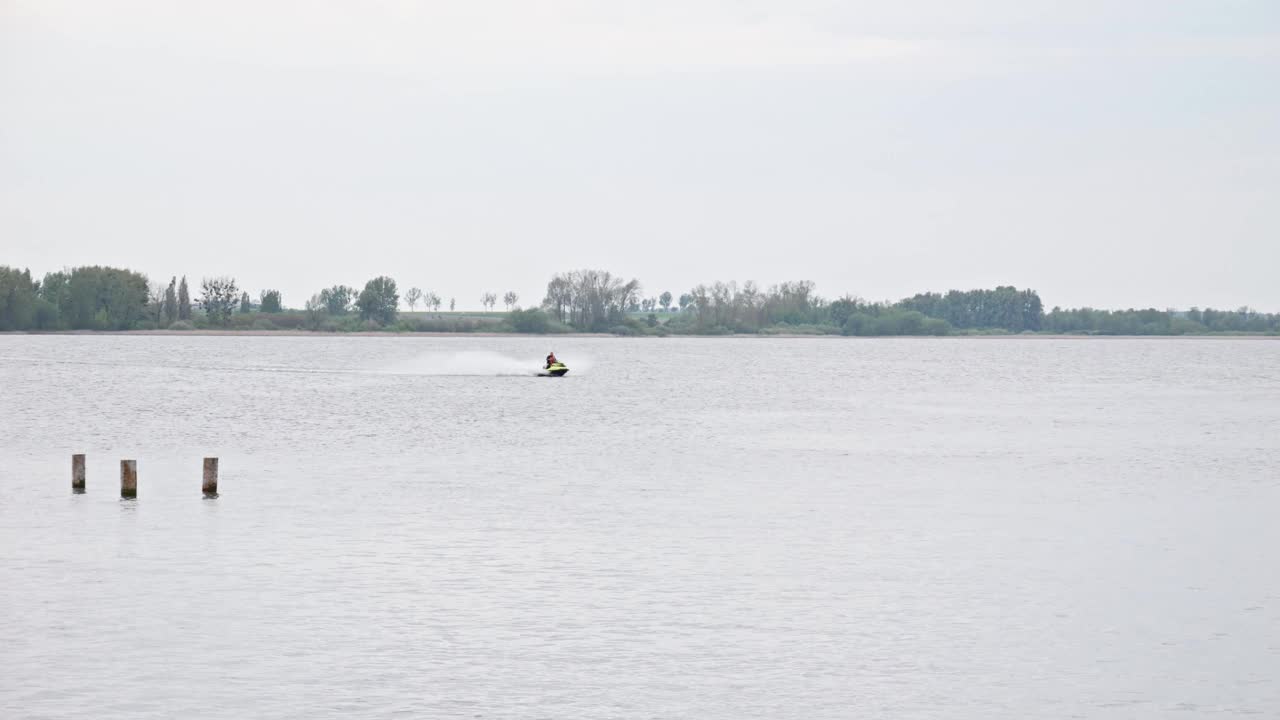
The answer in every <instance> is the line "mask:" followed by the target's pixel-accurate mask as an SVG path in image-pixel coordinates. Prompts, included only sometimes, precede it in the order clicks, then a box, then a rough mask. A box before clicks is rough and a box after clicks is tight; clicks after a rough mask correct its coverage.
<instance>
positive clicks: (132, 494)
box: [120, 460, 138, 498]
mask: <svg viewBox="0 0 1280 720" xmlns="http://www.w3.org/2000/svg"><path fill="white" fill-rule="evenodd" d="M120 497H122V498H136V497H138V461H137V460H121V461H120Z"/></svg>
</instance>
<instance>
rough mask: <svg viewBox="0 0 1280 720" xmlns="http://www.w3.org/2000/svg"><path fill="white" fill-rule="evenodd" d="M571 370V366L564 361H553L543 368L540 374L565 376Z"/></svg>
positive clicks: (544, 375) (543, 375)
mask: <svg viewBox="0 0 1280 720" xmlns="http://www.w3.org/2000/svg"><path fill="white" fill-rule="evenodd" d="M568 372H569V368H567V367H565V364H564V363H551V365H550V366H548V367H545V368H543V369H542V372H539V373H538V374H539V375H541V376H542V377H564V376H565V374H566V373H568Z"/></svg>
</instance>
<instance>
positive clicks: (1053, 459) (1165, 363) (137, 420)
mask: <svg viewBox="0 0 1280 720" xmlns="http://www.w3.org/2000/svg"><path fill="white" fill-rule="evenodd" d="M549 350H555V351H556V353H557V355H559V357H560V358H561V359H562V360H564V361H565V362H566V363H567V364H568V365H569V366H570V368H572V370H571V372H570V374H569V376H568V377H565V378H563V379H544V378H537V377H532V376H530V374H529V372H530V370H531V369H532V368H535V367H536V366H537V365H539V364H540V362H541V358H542V357H543V356H544V355H545V354H546V353H547V352H548V351H549ZM74 452H84V453H87V454H88V456H89V461H88V471H89V472H88V492H87V493H86V494H84V495H73V494H72V493H71V491H70V456H71V454H72V453H74ZM205 455H216V456H218V457H220V458H221V465H222V477H221V488H220V489H221V496H220V497H218V498H217V499H212V500H205V499H203V498H202V497H201V493H200V474H201V458H202V457H203V456H205ZM122 458H133V459H137V461H138V474H139V492H138V499H137V500H136V501H122V500H120V499H119V469H118V468H119V461H120V459H122ZM0 495H2V499H0V717H4V718H59V719H67V718H72V719H74V718H115V717H128V718H174V717H182V718H246V717H254V718H299V717H305V718H328V717H333V718H338V717H341V718H347V717H379V718H384V717H406V718H408V717H423V718H700V719H724V720H730V719H737V718H804V719H806V720H811V719H816V718H868V717H893V718H1019V719H1025V718H1068V717H1081V718H1125V719H1128V718H1156V717H1160V718H1164V717H1201V716H1219V715H1231V714H1250V713H1252V714H1256V715H1258V716H1262V717H1277V716H1280V559H1278V558H1277V557H1276V553H1277V550H1278V549H1280V341H1275V340H1267V339H1153V340H1126V339H1113V340H1053V339H971V340H961V339H941V340H906V339H903V340H848V339H814V340H805V339H754V338H753V339H639V340H629V339H614V338H556V339H548V338H527V337H526V338H522V337H509V338H483V337H475V338H466V337H462V338H452V337H446V338H418V337H413V338H410V337H402V338H394V337H393V338H372V337H365V338H359V337H186V336H183V337H141V336H94V337H90V336H12V335H10V336H0Z"/></svg>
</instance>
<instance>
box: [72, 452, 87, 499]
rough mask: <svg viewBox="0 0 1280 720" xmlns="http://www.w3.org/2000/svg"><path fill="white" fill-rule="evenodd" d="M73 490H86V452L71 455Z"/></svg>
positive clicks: (80, 491)
mask: <svg viewBox="0 0 1280 720" xmlns="http://www.w3.org/2000/svg"><path fill="white" fill-rule="evenodd" d="M71 492H77V493H82V492H84V453H77V454H75V455H72V456H71Z"/></svg>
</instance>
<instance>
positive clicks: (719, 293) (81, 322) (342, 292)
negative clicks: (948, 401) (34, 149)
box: [0, 266, 1280, 336]
mask: <svg viewBox="0 0 1280 720" xmlns="http://www.w3.org/2000/svg"><path fill="white" fill-rule="evenodd" d="M480 298H481V302H482V305H483V306H484V307H485V308H486V311H484V312H465V311H463V312H457V311H455V307H456V300H454V299H450V300H449V301H448V303H447V305H448V308H449V309H448V310H444V309H443V306H444V305H445V301H444V300H443V299H442V298H440V297H439V296H438V295H436V294H435V293H433V292H430V291H424V290H421V289H420V288H416V287H413V288H409V289H408V290H405V291H404V292H403V293H401V290H400V288H399V286H398V285H397V283H396V281H395V280H394V279H392V278H390V277H386V276H380V277H377V278H373V279H372V280H369V281H368V282H367V283H365V285H364V287H363V289H359V290H358V289H356V288H355V287H352V286H347V285H334V286H331V287H328V288H325V289H323V290H321V291H319V292H317V293H316V294H315V295H313V296H311V297H310V298H307V299H306V300H305V301H304V302H303V304H302V307H301V308H292V309H291V308H289V307H287V306H286V304H285V303H284V298H282V296H281V294H280V292H279V291H276V290H271V289H263V290H260V291H259V292H258V294H257V296H256V297H254V296H251V295H250V294H249V293H248V292H246V291H243V290H242V289H241V288H240V287H239V286H238V285H237V283H236V281H235V280H234V279H233V278H228V277H216V278H204V279H202V280H201V283H200V287H199V296H198V297H196V298H192V293H191V289H190V287H189V286H188V283H187V279H186V278H185V277H183V278H181V280H179V278H178V277H176V276H175V277H173V278H171V279H170V280H169V281H168V282H164V281H160V282H156V281H152V280H150V279H148V278H147V277H146V276H144V275H142V274H141V273H137V272H134V271H131V270H126V269H120V268H111V267H100V266H91V267H78V268H73V269H70V270H63V271H59V272H56V273H49V274H47V275H45V276H44V277H43V278H42V279H40V280H36V279H35V278H33V276H32V275H31V273H30V271H28V270H18V269H16V268H12V267H8V266H0V331H27V332H59V331H77V330H81V331H83V330H90V331H160V330H165V331H170V330H171V331H184V330H185V331H220V332H228V331H231V332H235V331H240V332H246V331H248V332H267V331H285V332H329V333H351V332H356V333H358V332H377V333H404V332H426V333H540V334H555V333H597V334H611V335H635V336H643V335H652V336H666V335H744V334H746V335H787V336H790V335H853V336H913V335H916V336H944V335H1011V334H1048V335H1211V334H1231V335H1244V334H1249V335H1280V313H1260V312H1257V311H1255V310H1252V309H1250V308H1239V309H1236V310H1214V309H1200V308H1190V309H1187V310H1168V309H1166V310H1159V309H1155V308H1147V309H1128V310H1096V309H1092V308H1073V309H1063V308H1060V307H1054V308H1052V309H1051V310H1048V311H1045V309H1044V305H1043V303H1042V302H1041V299H1040V296H1039V295H1038V294H1037V293H1036V292H1035V291H1034V290H1027V289H1021V290H1020V289H1018V288H1015V287H1012V286H1001V287H997V288H994V289H980V290H966V291H961V290H952V291H949V292H946V293H922V294H918V295H914V296H912V297H909V298H904V299H902V300H899V301H896V302H868V301H865V300H862V299H860V298H856V297H853V296H849V295H846V296H843V297H840V298H837V299H834V300H829V299H826V298H824V297H821V296H819V295H818V294H816V292H815V288H814V284H813V283H812V282H808V281H799V282H785V283H780V284H778V285H773V286H770V287H769V288H767V289H762V288H759V287H757V286H756V285H755V284H754V283H752V282H746V283H742V284H741V285H739V284H737V283H733V282H729V283H725V282H717V283H714V284H711V285H698V286H697V287H694V288H692V289H690V290H689V291H688V292H685V293H682V294H681V295H679V296H678V297H677V296H674V295H672V293H670V292H662V293H661V294H659V295H656V296H646V295H645V294H644V293H643V292H642V290H641V285H640V283H639V282H638V281H636V280H634V279H631V280H627V279H624V278H621V277H617V276H614V275H612V274H611V273H608V272H605V271H599V270H582V271H576V272H570V273H564V274H558V275H556V276H554V277H553V278H552V279H551V281H550V282H548V284H547V291H546V295H545V297H544V298H543V299H542V300H541V301H540V302H539V303H537V304H536V306H535V307H528V308H524V309H521V308H520V305H519V296H518V295H517V294H516V293H514V292H507V293H505V294H504V295H503V296H502V301H503V304H504V307H505V310H503V311H498V310H495V306H496V304H497V301H498V295H497V294H496V293H493V292H485V293H482V294H481V295H480ZM419 306H421V307H422V308H423V309H422V310H421V311H419V310H418V307H419ZM406 308H407V310H406Z"/></svg>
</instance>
